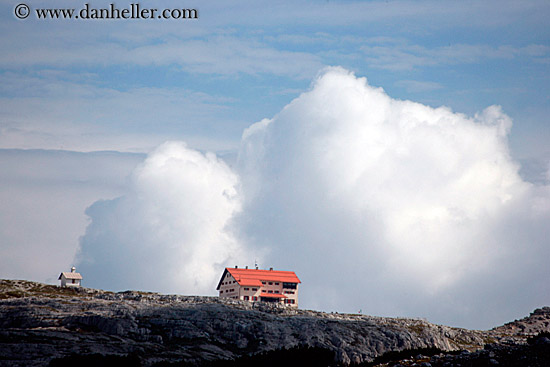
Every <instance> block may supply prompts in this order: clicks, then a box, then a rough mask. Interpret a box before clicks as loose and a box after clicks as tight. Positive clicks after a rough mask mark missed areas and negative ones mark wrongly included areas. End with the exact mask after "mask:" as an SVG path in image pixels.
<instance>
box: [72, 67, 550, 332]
mask: <svg viewBox="0 0 550 367" xmlns="http://www.w3.org/2000/svg"><path fill="white" fill-rule="evenodd" d="M511 125H512V122H511V120H510V118H509V117H508V116H507V115H506V114H504V113H503V112H502V111H501V109H500V107H498V106H491V107H488V108H487V109H485V110H484V111H482V112H480V113H479V114H477V115H475V116H473V117H468V116H465V115H463V114H460V113H455V112H453V111H451V110H450V109H448V108H445V107H441V108H431V107H428V106H425V105H422V104H419V103H414V102H411V101H401V100H395V99H392V98H391V97H389V96H388V95H387V94H386V93H385V92H384V91H383V90H382V89H381V88H376V87H372V86H370V85H369V84H368V83H367V80H366V79H365V78H357V77H355V76H354V75H353V74H352V73H350V72H348V71H346V70H344V69H341V68H330V69H327V70H325V71H324V72H323V73H322V74H320V75H319V76H318V77H317V78H316V80H315V81H314V83H313V84H312V87H311V89H310V90H309V91H308V92H305V93H303V94H302V95H300V96H299V97H298V98H297V99H295V100H294V101H292V102H291V103H290V104H288V105H287V106H286V107H285V108H284V109H283V110H282V111H280V113H278V114H277V115H276V116H274V117H273V118H271V119H264V120H262V121H260V122H258V123H256V124H253V125H252V126H250V127H249V128H248V129H246V130H245V131H244V133H243V137H242V141H241V146H240V151H239V157H238V160H237V163H236V164H235V167H234V168H233V169H231V168H229V167H228V166H227V165H226V164H225V163H224V162H222V161H221V160H220V159H219V158H217V157H215V156H214V155H213V154H206V155H203V154H202V153H199V152H196V151H193V150H190V149H188V148H186V147H185V146H184V145H182V144H181V143H168V144H165V145H163V146H161V147H160V148H159V149H158V150H156V151H155V152H153V153H151V155H150V156H149V157H148V158H147V160H146V161H145V162H144V163H143V164H142V165H141V166H140V167H139V168H138V169H137V170H136V171H135V173H134V174H133V176H132V186H131V189H130V190H129V192H128V193H127V194H126V195H124V196H122V197H120V198H118V199H116V200H112V201H104V202H98V203H96V204H94V205H93V206H92V207H90V208H89V210H88V215H89V216H90V217H91V219H92V222H91V224H90V226H89V227H88V230H87V233H86V235H85V236H84V237H83V239H82V241H81V247H82V250H81V259H82V261H81V263H82V264H81V268H84V270H83V271H85V272H86V273H87V274H89V275H92V274H93V277H95V279H96V281H97V284H101V285H102V286H111V287H114V288H124V287H127V288H130V287H133V288H140V289H152V290H156V291H169V292H184V293H201V294H212V292H213V290H214V287H215V283H216V281H217V280H218V277H219V276H220V274H221V269H222V268H223V267H224V266H231V265H234V264H241V265H245V264H246V263H247V262H248V263H249V264H250V263H251V261H252V259H254V256H250V254H254V255H256V254H262V257H263V261H260V265H261V266H262V267H269V266H273V267H275V268H279V269H292V270H295V271H296V272H297V273H298V275H299V276H300V278H301V280H302V281H303V285H302V288H301V292H300V293H301V296H300V297H301V305H302V306H303V307H306V308H316V309H322V310H327V311H330V310H334V311H340V312H356V311H357V310H358V309H362V310H363V312H365V313H369V314H377V315H394V316H395V315H398V316H419V317H427V318H428V319H430V320H431V321H435V322H441V323H447V324H453V325H460V326H468V327H480V328H481V327H491V326H494V325H497V324H498V323H502V322H504V321H507V320H509V319H511V318H514V317H518V316H521V315H524V314H525V313H526V312H528V311H530V310H531V309H533V308H534V307H537V306H540V305H542V304H545V303H546V304H547V303H548V302H549V301H550V299H549V298H548V297H549V294H550V286H549V285H548V282H547V279H548V277H549V276H550V270H549V268H548V266H547V264H546V259H547V258H548V257H549V256H550V246H548V241H547V238H550V234H549V233H548V232H549V231H548V229H547V227H548V226H547V223H548V222H549V220H550V187H549V186H544V185H540V184H539V185H534V184H532V183H529V182H525V181H524V180H522V178H521V177H520V176H519V174H518V170H519V166H518V164H516V163H515V161H514V160H513V159H512V158H511V156H510V154H509V150H508V134H509V132H510V128H511ZM264 251H265V253H264ZM260 260H262V259H260Z"/></svg>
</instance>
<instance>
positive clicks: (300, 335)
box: [0, 280, 550, 366]
mask: <svg viewBox="0 0 550 367" xmlns="http://www.w3.org/2000/svg"><path fill="white" fill-rule="evenodd" d="M549 321H550V308H547V307H545V308H544V309H540V310H536V311H535V312H534V313H533V314H532V315H531V316H530V317H528V318H526V319H524V320H516V321H514V322H512V323H509V324H506V325H504V326H502V327H500V328H495V329H493V330H489V331H476V330H466V329H460V328H452V327H448V326H441V325H435V324H432V323H429V322H427V321H424V320H419V319H408V318H383V317H373V316H367V315H351V314H338V313H323V312H316V311H308V310H299V309H298V310H296V309H289V308H285V307H282V306H281V307H278V306H271V305H266V304H262V303H256V304H250V303H248V302H239V301H234V300H226V299H220V298H217V297H195V296H181V295H161V294H156V293H146V292H138V291H126V292H119V293H113V292H107V291H101V290H96V289H89V288H78V289H69V288H60V287H57V286H53V285H46V284H41V283H36V282H29V281H21V280H0V366H47V365H49V364H50V363H52V361H54V360H60V359H61V360H62V359H63V358H69V357H70V356H74V355H80V356H82V355H102V356H132V357H133V358H135V359H136V360H139V364H140V365H143V366H153V365H167V364H170V363H172V364H180V365H199V364H201V363H202V364H204V363H205V362H206V363H208V362H212V361H216V360H224V359H225V360H232V359H237V358H239V357H242V356H247V355H253V354H258V353H263V352H264V353H265V352H270V351H276V350H279V349H282V348H293V347H314V348H322V349H326V350H330V351H332V352H334V355H335V361H333V362H334V363H337V364H341V365H349V364H360V363H366V362H370V361H373V360H374V359H375V358H377V357H380V356H381V355H383V354H385V353H387V352H389V351H402V350H407V349H421V348H437V349H439V350H442V351H458V350H465V351H470V352H474V351H476V350H481V349H483V348H484V346H485V345H487V344H495V343H496V344H503V343H504V344H505V343H508V344H514V345H520V344H525V340H526V338H527V337H528V336H531V335H534V334H536V333H540V332H543V331H550V328H549V327H548V325H549Z"/></svg>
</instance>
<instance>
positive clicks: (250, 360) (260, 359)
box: [154, 346, 341, 367]
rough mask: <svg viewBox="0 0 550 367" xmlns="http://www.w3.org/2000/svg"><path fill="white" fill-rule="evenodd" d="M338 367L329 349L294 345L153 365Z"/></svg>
mask: <svg viewBox="0 0 550 367" xmlns="http://www.w3.org/2000/svg"><path fill="white" fill-rule="evenodd" d="M197 366H198V367H207V366H208V367H252V366H254V367H258V366H262V367H283V366H284V367H303V366H308V367H338V366H341V365H340V364H338V363H336V362H335V354H334V352H332V351H331V350H328V349H324V348H316V347H306V346H302V347H295V348H289V349H277V350H274V351H270V352H264V353H259V354H254V355H251V356H243V357H240V358H236V359H234V360H217V361H213V362H204V363H200V364H197V363H194V362H184V361H182V362H177V363H171V364H166V363H162V362H161V363H157V364H155V365H154V367H197Z"/></svg>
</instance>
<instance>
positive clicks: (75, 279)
mask: <svg viewBox="0 0 550 367" xmlns="http://www.w3.org/2000/svg"><path fill="white" fill-rule="evenodd" d="M57 280H60V281H61V286H62V287H80V282H81V281H82V275H80V273H77V272H76V268H75V267H74V266H73V267H72V268H71V271H70V272H67V271H64V272H63V273H61V274H60V275H59V278H57Z"/></svg>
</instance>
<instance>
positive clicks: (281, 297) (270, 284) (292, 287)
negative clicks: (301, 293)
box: [216, 266, 301, 307]
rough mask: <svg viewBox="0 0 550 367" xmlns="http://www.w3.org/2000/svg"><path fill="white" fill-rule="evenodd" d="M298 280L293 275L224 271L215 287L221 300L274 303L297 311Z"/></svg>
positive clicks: (232, 269) (236, 268) (237, 269)
mask: <svg viewBox="0 0 550 367" xmlns="http://www.w3.org/2000/svg"><path fill="white" fill-rule="evenodd" d="M300 283H301V282H300V279H298V277H297V276H296V274H295V273H294V272H293V271H282V270H273V268H270V269H269V270H262V269H258V268H256V269H248V266H247V267H246V268H238V267H237V266H235V268H225V270H224V272H223V274H222V277H221V279H220V282H219V283H218V287H217V288H216V290H218V291H219V292H220V298H232V299H238V300H242V301H248V302H276V303H282V304H284V305H286V306H289V307H298V284H300Z"/></svg>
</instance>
